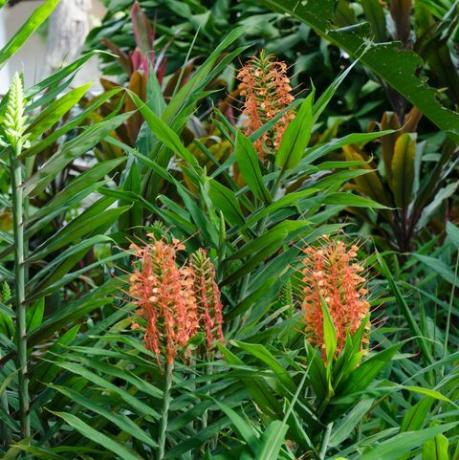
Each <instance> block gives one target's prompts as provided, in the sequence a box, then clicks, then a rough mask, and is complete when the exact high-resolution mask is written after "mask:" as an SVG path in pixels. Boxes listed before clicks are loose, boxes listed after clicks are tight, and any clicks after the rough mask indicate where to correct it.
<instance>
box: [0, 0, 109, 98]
mask: <svg viewBox="0 0 459 460" xmlns="http://www.w3.org/2000/svg"><path fill="white" fill-rule="evenodd" d="M39 4H40V2H39V1H37V0H32V1H22V2H20V3H18V4H17V5H15V6H14V7H13V8H8V7H4V8H2V9H1V10H0V47H1V46H3V45H4V44H5V43H6V42H7V41H8V39H9V38H10V37H11V36H12V35H13V34H14V33H15V32H16V31H17V30H18V29H19V27H20V26H21V25H22V24H23V23H24V21H25V20H26V19H27V18H28V17H29V16H30V14H31V13H32V11H33V10H34V9H35V8H36V7H37V6H38V5H39ZM93 4H94V5H93V11H92V16H93V18H94V21H97V20H100V19H101V18H102V16H103V14H104V8H103V7H102V6H101V2H100V0H93ZM45 53H46V37H44V36H42V35H40V34H39V33H35V34H34V35H33V36H32V37H30V38H29V40H28V41H27V43H26V44H25V45H24V46H23V48H22V49H21V50H20V51H19V52H18V53H17V54H16V55H15V56H14V57H13V58H11V59H10V60H9V61H8V64H7V65H6V66H5V67H4V68H3V69H2V70H1V71H0V94H5V92H6V91H7V89H8V87H9V82H10V80H11V77H12V76H13V75H14V73H15V72H17V71H19V72H22V71H24V76H25V84H26V86H27V87H28V86H30V85H33V84H34V83H36V82H38V81H39V80H40V79H41V78H43V72H44V62H45V55H46V54H45ZM97 78H98V72H97V62H91V63H89V64H88V65H87V66H86V67H85V68H84V69H83V70H82V71H81V72H80V74H79V75H78V77H77V81H76V83H78V82H82V81H85V82H86V81H96V80H97Z"/></svg>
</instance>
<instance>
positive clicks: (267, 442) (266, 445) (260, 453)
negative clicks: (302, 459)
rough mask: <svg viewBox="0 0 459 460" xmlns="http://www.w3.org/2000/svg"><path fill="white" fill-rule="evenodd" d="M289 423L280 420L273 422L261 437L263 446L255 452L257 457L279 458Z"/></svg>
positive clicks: (268, 459) (264, 458) (273, 459)
mask: <svg viewBox="0 0 459 460" xmlns="http://www.w3.org/2000/svg"><path fill="white" fill-rule="evenodd" d="M287 431H288V425H287V424H285V423H284V422H281V421H280V420H274V421H273V422H271V423H270V424H269V425H268V427H267V428H266V431H265V432H264V433H263V436H262V437H261V439H260V443H261V447H260V448H259V449H257V451H256V452H255V454H256V458H257V459H263V460H278V459H279V452H280V450H281V448H282V445H283V444H284V439H285V435H286V434H287Z"/></svg>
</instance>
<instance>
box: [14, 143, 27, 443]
mask: <svg viewBox="0 0 459 460" xmlns="http://www.w3.org/2000/svg"><path fill="white" fill-rule="evenodd" d="M20 153H21V151H20V149H19V148H17V149H16V150H15V151H12V152H11V162H10V164H11V178H12V194H13V230H14V243H15V245H14V273H15V289H14V295H15V305H16V340H17V349H18V355H17V366H18V377H19V413H20V419H21V432H22V436H23V437H25V438H26V437H29V436H30V415H29V406H30V401H29V376H28V372H27V330H26V305H25V282H26V265H25V260H24V259H25V257H24V253H25V252H24V251H25V245H24V214H23V213H24V197H23V189H22V165H21V162H20V161H19V155H20Z"/></svg>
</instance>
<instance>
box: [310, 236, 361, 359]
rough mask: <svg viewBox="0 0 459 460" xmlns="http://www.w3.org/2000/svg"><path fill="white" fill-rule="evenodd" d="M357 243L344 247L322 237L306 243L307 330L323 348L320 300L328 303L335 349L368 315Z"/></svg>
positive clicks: (339, 243)
mask: <svg viewBox="0 0 459 460" xmlns="http://www.w3.org/2000/svg"><path fill="white" fill-rule="evenodd" d="M357 251H358V247H357V246H356V245H353V246H351V247H350V248H349V247H347V246H346V245H345V244H344V243H343V242H342V241H339V240H338V241H331V240H329V239H328V238H327V237H324V242H323V244H321V245H320V246H319V247H308V248H307V249H305V251H304V253H305V254H306V257H305V258H304V261H303V271H302V272H303V282H304V297H303V310H304V315H305V323H306V332H307V334H308V338H309V340H310V342H311V343H312V344H313V345H317V346H319V347H321V348H322V349H323V348H324V347H325V344H324V332H323V312H322V304H323V302H324V303H325V304H326V305H327V307H328V310H329V312H330V316H331V318H332V320H333V323H334V325H335V329H336V335H337V352H339V351H341V350H342V348H343V346H344V343H345V341H346V336H347V334H351V335H352V334H354V333H355V332H356V331H357V329H358V328H359V327H360V326H361V324H362V321H363V320H364V319H365V318H366V317H367V316H368V315H369V309H370V305H369V303H368V301H367V300H366V295H367V290H366V288H365V281H366V280H365V278H364V277H363V276H362V272H363V270H364V269H363V267H362V266H361V265H359V264H358V263H357V262H356V257H357Z"/></svg>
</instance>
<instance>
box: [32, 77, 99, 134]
mask: <svg viewBox="0 0 459 460" xmlns="http://www.w3.org/2000/svg"><path fill="white" fill-rule="evenodd" d="M90 87H91V84H90V83H88V84H86V85H83V86H80V87H78V88H75V89H73V90H71V91H69V92H68V93H67V94H65V95H64V96H62V97H61V98H60V99H58V100H56V101H53V102H52V103H51V104H49V106H48V107H47V108H46V109H45V110H43V111H42V112H41V113H40V114H39V115H38V116H37V117H36V118H35V119H34V120H33V121H32V123H31V124H30V126H29V127H28V129H27V132H28V133H30V136H31V138H32V139H35V138H36V137H38V136H40V135H42V134H43V133H44V132H45V131H46V130H48V129H50V128H52V127H53V126H54V125H55V124H56V123H57V122H58V121H60V120H61V119H62V117H63V116H64V115H65V114H66V113H67V112H68V111H69V110H70V109H72V108H73V107H74V106H75V105H76V104H77V103H78V102H79V101H80V99H81V98H82V97H83V96H84V95H85V94H86V92H87V91H88V89H89V88H90Z"/></svg>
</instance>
